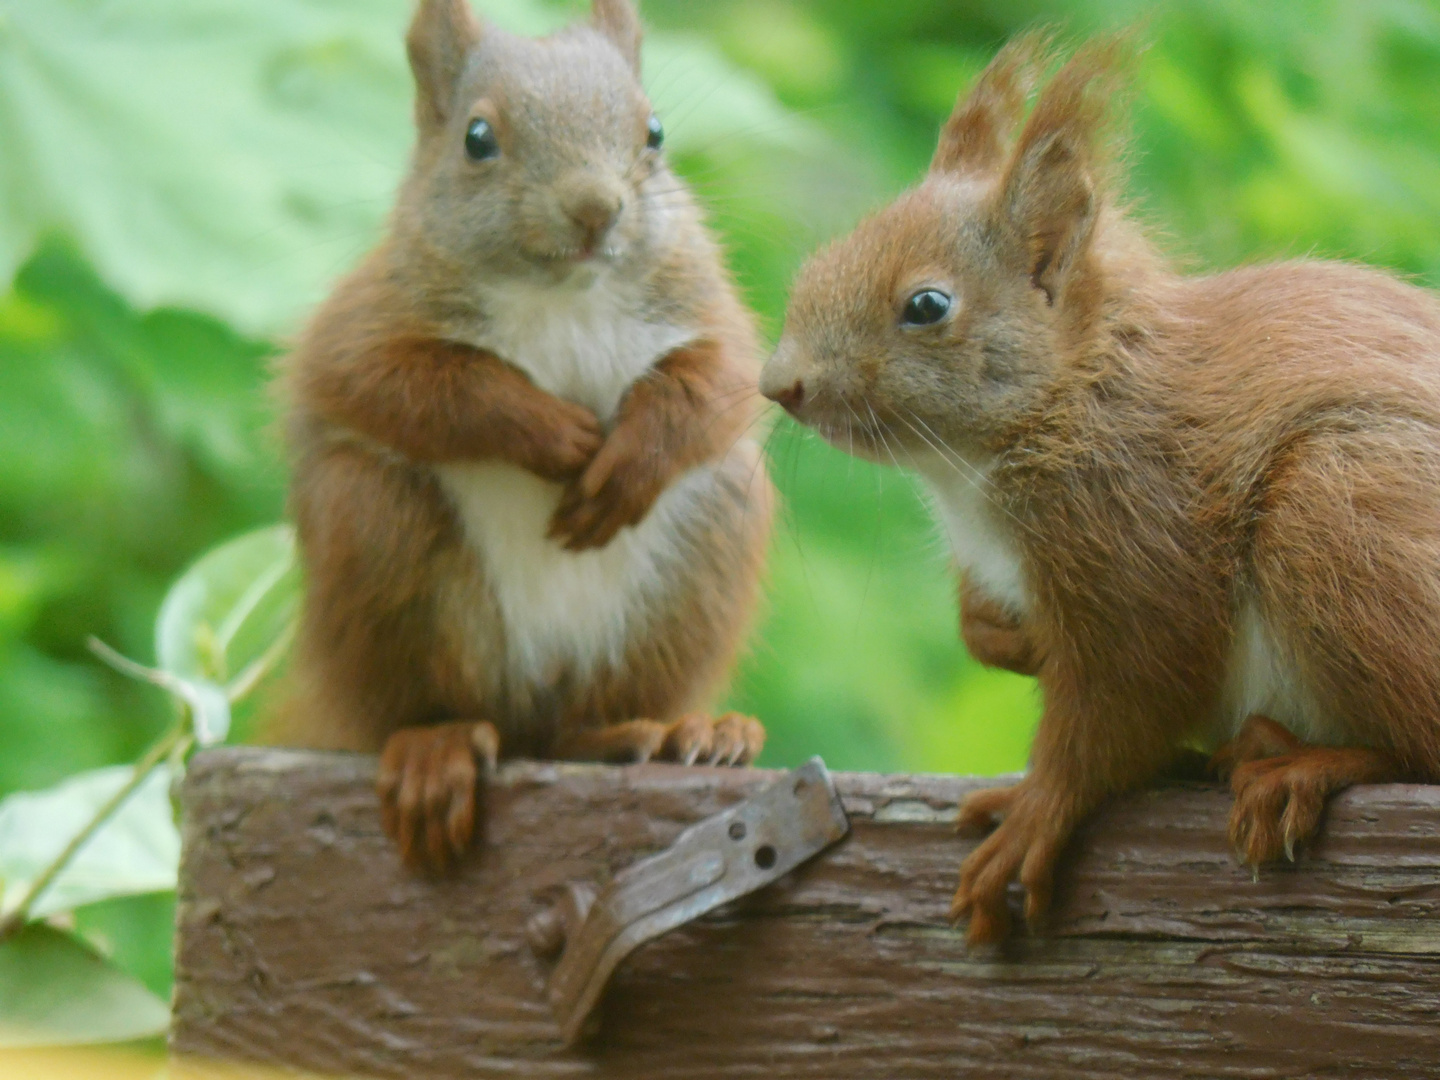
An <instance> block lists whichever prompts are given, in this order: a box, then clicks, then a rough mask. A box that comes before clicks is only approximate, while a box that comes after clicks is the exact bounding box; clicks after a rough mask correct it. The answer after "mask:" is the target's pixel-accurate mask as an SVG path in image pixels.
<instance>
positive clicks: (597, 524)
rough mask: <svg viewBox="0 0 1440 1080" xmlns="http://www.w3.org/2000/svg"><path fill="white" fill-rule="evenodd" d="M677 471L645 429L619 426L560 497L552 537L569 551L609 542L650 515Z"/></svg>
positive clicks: (598, 546)
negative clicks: (649, 439)
mask: <svg viewBox="0 0 1440 1080" xmlns="http://www.w3.org/2000/svg"><path fill="white" fill-rule="evenodd" d="M672 471H673V469H672V467H671V466H670V465H668V464H667V463H666V462H665V461H663V460H662V459H660V458H658V457H657V456H656V454H655V453H654V448H653V446H652V445H651V444H650V442H649V441H647V433H646V432H645V431H643V430H641V429H640V428H639V427H638V426H637V425H633V424H632V425H627V424H622V425H620V426H619V427H617V428H616V429H615V430H614V431H612V432H611V433H610V437H609V438H608V439H607V440H606V441H605V445H604V446H602V447H601V448H600V452H599V453H597V454H596V455H595V459H594V460H593V461H591V462H590V464H589V466H588V467H587V468H586V469H585V471H584V473H583V474H581V476H580V477H579V478H578V479H576V480H575V481H574V482H573V483H571V485H570V486H569V487H568V488H567V489H566V491H565V494H564V495H563V496H562V497H561V499H560V505H559V507H558V508H557V509H556V511H555V515H554V517H553V518H552V519H551V521H550V538H551V539H553V540H558V541H560V542H561V543H563V544H564V545H565V547H566V548H567V549H568V550H570V551H586V550H589V549H592V548H602V547H604V546H605V545H606V544H608V543H610V541H611V540H613V539H615V534H616V533H618V532H619V531H620V530H621V529H623V528H625V527H626V526H629V525H638V524H639V523H640V522H641V521H643V520H644V519H645V515H646V514H648V513H649V512H650V508H651V507H652V506H654V505H655V500H656V499H658V498H659V497H660V493H661V492H663V491H664V490H665V485H666V483H667V482H668V481H669V479H670V475H671V472H672Z"/></svg>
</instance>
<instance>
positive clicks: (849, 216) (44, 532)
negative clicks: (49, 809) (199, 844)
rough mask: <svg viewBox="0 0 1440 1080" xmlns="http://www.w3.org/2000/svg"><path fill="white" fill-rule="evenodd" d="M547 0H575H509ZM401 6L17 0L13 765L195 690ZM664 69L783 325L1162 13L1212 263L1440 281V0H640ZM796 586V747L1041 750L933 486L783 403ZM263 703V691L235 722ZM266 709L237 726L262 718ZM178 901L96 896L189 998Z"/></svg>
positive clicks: (790, 572) (1185, 158) (655, 59)
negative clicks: (820, 280)
mask: <svg viewBox="0 0 1440 1080" xmlns="http://www.w3.org/2000/svg"><path fill="white" fill-rule="evenodd" d="M479 6H480V7H481V9H482V11H484V12H485V14H487V15H488V16H489V17H491V18H493V19H494V20H495V21H496V22H497V23H499V24H500V25H502V26H505V27H507V28H509V29H513V30H517V31H524V32H535V31H541V30H544V29H546V28H548V27H551V26H554V25H556V24H557V22H558V21H563V20H564V19H565V18H567V17H569V16H570V15H573V14H574V13H575V12H576V11H577V10H580V9H581V7H582V6H581V5H578V4H575V3H568V2H561V0H555V2H554V3H550V2H547V0H488V2H485V3H482V4H480V5H479ZM409 10H410V6H409V3H408V0H125V2H119V0H0V796H3V795H5V794H7V793H10V792H13V791H16V790H20V789H28V788H38V787H43V786H46V785H50V784H53V783H55V782H56V781H58V780H60V779H61V778H62V777H64V776H66V775H68V774H71V773H74V772H76V771H78V770H82V769H90V768H94V767H97V766H100V765H105V764H111V763H119V762H125V761H129V760H133V759H134V758H135V757H136V756H137V755H138V753H139V752H140V750H141V749H142V748H143V747H144V746H145V745H146V744H147V743H149V742H150V741H151V740H153V739H154V737H155V736H156V735H157V733H158V732H159V731H160V730H161V728H162V727H163V726H164V724H165V723H166V722H167V719H168V717H169V715H170V708H169V706H168V705H167V703H166V702H165V701H164V699H163V698H162V697H161V696H160V695H158V694H155V693H154V692H153V691H152V690H150V689H148V688H146V687H143V686H139V685H137V684H135V683H132V682H127V681H125V680H123V679H121V678H119V677H118V676H115V675H113V674H111V673H110V672H108V671H107V670H106V669H103V668H102V667H100V666H99V665H98V664H96V663H95V662H94V660H93V659H92V658H91V657H90V656H89V654H88V653H87V652H86V650H85V645H84V643H85V639H86V637H87V635H90V634H97V635H99V636H100V637H102V638H103V639H105V640H106V641H108V642H110V643H111V644H113V645H115V646H117V647H118V648H120V649H121V650H122V651H124V652H125V653H127V654H129V655H131V656H134V657H136V658H138V659H141V660H146V661H148V660H149V659H150V657H151V654H152V651H153V630H152V627H153V623H154V616H155V610H156V608H157V606H158V604H159V602H160V599H161V597H162V596H163V594H164V591H165V589H166V586H167V584H168V583H169V582H170V581H172V580H173V579H174V578H175V577H176V576H177V575H178V574H179V573H180V572H181V571H182V570H183V569H184V567H185V566H186V565H187V564H189V563H190V562H191V561H192V560H194V559H195V558H196V557H197V556H199V555H200V554H201V553H203V552H204V551H205V550H207V549H208V548H210V547H212V546H214V545H215V544H217V543H219V542H221V541H223V540H224V539H226V538H228V537H231V536H233V535H235V534H237V533H241V532H244V531H246V530H249V529H252V528H255V527H258V526H263V525H267V524H270V523H273V522H275V521H278V520H280V519H282V517H283V515H284V487H285V473H284V469H283V467H282V464H281V460H280V453H279V447H278V443H277V439H276V436H275V433H274V431H273V418H274V410H273V407H272V403H271V401H270V400H269V398H268V397H267V391H266V381H267V371H268V369H269V365H270V363H271V362H272V360H273V358H274V357H275V356H276V355H277V354H278V353H279V352H280V351H281V350H283V348H284V343H285V341H286V339H287V336H288V335H290V334H291V333H293V331H294V330H295V329H296V327H297V326H298V325H299V321H300V320H301V319H302V318H303V316H304V313H305V312H306V310H307V309H308V308H309V307H310V306H311V305H313V304H314V303H315V302H316V301H317V300H319V299H320V298H321V297H322V296H323V295H324V293H325V292H326V290H327V287H328V285H329V283H330V282H331V281H332V280H333V279H334V278H335V276H336V275H338V274H339V273H341V272H343V271H344V270H345V269H347V268H348V267H349V266H351V265H352V264H353V262H354V261H355V260H356V259H357V258H358V256H359V255H360V254H361V253H362V252H363V251H364V250H365V249H366V248H367V247H368V246H369V245H370V244H371V243H372V242H373V241H374V240H375V238H376V236H377V234H378V231H379V229H380V228H381V226H382V223H383V219H384V215H385V213H386V211H387V209H388V206H389V203H390V199H391V194H392V191H393V188H394V185H395V182H396V180H397V178H398V176H399V173H400V171H401V169H402V168H403V165H404V160H405V155H406V152H407V147H408V144H409V140H410V124H409V113H408V110H409V97H410V84H409V79H408V74H407V72H406V70H405V67H404V62H403V54H402V50H401V38H402V34H403V31H404V27H405V24H406V22H407V19H408V15H409ZM643 10H644V14H645V16H646V18H647V20H648V22H649V24H650V26H651V28H652V31H653V33H652V35H651V41H650V45H649V49H648V53H647V59H646V68H647V72H646V78H647V83H648V85H649V87H650V90H651V92H652V96H653V97H654V99H655V101H656V104H657V110H658V112H659V114H660V116H661V118H662V119H663V120H664V121H665V123H666V126H667V128H668V130H669V132H670V144H669V145H670V146H671V148H672V149H671V153H672V156H673V159H674V161H675V163H676V165H677V166H678V168H679V170H680V171H681V172H682V173H683V174H684V175H685V176H686V177H688V178H690V179H691V181H692V183H693V185H694V187H695V189H696V191H697V193H698V194H699V197H700V200H701V201H702V203H704V204H705V205H706V206H707V207H708V209H709V214H710V218H711V220H712V222H713V223H714V226H715V228H716V229H717V231H718V232H719V233H720V235H721V236H722V238H723V240H724V242H725V244H726V247H727V249H728V251H729V253H730V258H731V265H732V266H733V268H734V270H735V272H736V274H737V275H738V277H739V279H740V281H741V283H742V285H743V288H744V291H745V294H746V296H747V297H748V298H749V300H750V301H751V303H752V304H753V305H754V307H755V308H756V310H757V311H758V312H759V313H760V315H761V317H762V319H763V322H764V326H765V330H766V333H767V336H768V337H769V338H770V339H771V340H773V338H774V336H775V334H776V332H777V331H778V329H779V327H780V323H781V318H782V316H783V311H784V305H785V294H786V288H787V284H788V282H789V280H790V278H791V276H792V274H793V272H794V270H795V269H796V267H797V265H798V264H799V262H800V260H801V259H802V258H803V257H804V256H805V254H806V253H807V252H808V251H810V250H812V249H813V248H814V247H815V246H816V245H817V244H819V243H821V242H823V241H824V240H825V239H826V238H827V237H830V236H832V235H834V234H836V233H837V232H839V231H842V230H844V229H846V228H847V227H848V226H849V225H850V224H852V223H853V222H854V221H855V220H856V219H857V218H858V217H859V216H860V215H861V214H863V213H864V212H865V211H866V210H867V209H868V208H872V207H874V206H876V205H878V204H879V203H881V202H883V201H884V200H886V199H887V198H888V197H890V196H892V195H893V194H894V193H896V192H898V191H899V190H900V189H902V188H903V187H904V186H906V185H907V184H910V183H912V182H913V181H915V180H916V179H917V178H918V177H919V176H920V174H921V173H922V171H923V169H924V167H925V165H926V163H927V162H928V160H929V157H930V153H931V151H932V149H933V142H934V137H935V133H936V131H937V129H938V127H939V125H940V123H941V122H942V120H943V119H944V117H945V116H946V114H947V113H948V111H949V109H950V107H951V106H952V104H953V102H954V99H955V96H956V93H957V91H959V90H960V89H961V88H963V87H964V86H966V85H967V84H968V82H969V81H970V80H971V79H972V78H973V76H974V75H975V74H976V73H977V72H978V71H979V70H980V68H981V67H982V66H983V65H984V64H985V62H986V61H987V60H988V58H989V57H990V56H991V55H992V54H993V52H994V50H995V49H996V48H997V47H998V45H1000V44H1001V43H1002V42H1004V41H1005V39H1006V38H1007V37H1008V36H1009V35H1010V34H1012V33H1014V32H1015V31H1017V30H1019V29H1021V28H1024V27H1027V26H1031V25H1034V24H1036V23H1053V24H1056V25H1058V26H1060V27H1061V28H1062V29H1063V30H1064V32H1065V33H1066V34H1067V35H1068V36H1069V37H1070V38H1071V39H1072V40H1078V39H1080V38H1082V37H1084V36H1085V35H1086V34H1089V33H1091V32H1094V31H1096V30H1098V29H1101V28H1105V27H1114V26H1133V25H1136V24H1137V23H1138V24H1139V25H1140V26H1141V27H1142V39H1143V40H1144V41H1145V42H1147V43H1148V45H1149V47H1148V49H1147V50H1146V51H1145V52H1144V53H1143V54H1142V56H1141V58H1140V60H1139V61H1138V63H1137V66H1136V70H1135V76H1134V95H1133V102H1132V106H1131V109H1130V113H1131V123H1130V128H1131V130H1132V132H1133V142H1132V150H1131V153H1130V186H1129V190H1130V194H1131V196H1132V197H1133V200H1134V202H1135V205H1136V208H1137V212H1138V213H1140V214H1141V215H1142V216H1143V217H1144V218H1146V219H1147V220H1149V221H1150V222H1152V223H1153V226H1154V228H1155V230H1156V232H1157V235H1159V236H1160V237H1161V238H1162V243H1163V244H1164V245H1165V246H1166V247H1167V248H1168V249H1169V250H1170V251H1171V252H1172V253H1173V255H1174V256H1175V258H1176V259H1177V260H1181V261H1183V262H1184V263H1186V264H1187V265H1190V266H1192V267H1194V268H1196V269H1197V270H1204V269H1213V268H1223V267H1228V266H1232V265H1235V264H1237V263H1240V262H1245V261H1251V260H1257V259H1265V258H1274V257H1283V256H1289V255H1304V254H1316V255H1325V256H1340V257H1347V258H1356V259H1363V260H1365V261H1368V262H1372V263H1376V264H1379V265H1383V266H1388V267H1392V268H1394V269H1396V270H1398V271H1400V272H1403V273H1405V274H1407V275H1412V276H1413V277H1415V278H1416V279H1417V280H1419V281H1421V282H1423V283H1426V284H1429V285H1436V284H1440V88H1437V86H1440V80H1437V76H1440V0H1366V2H1365V3H1356V2H1353V0H1348V2H1347V0H1287V2H1286V3H1283V4H1265V3H1255V2H1253V0H1186V2H1184V3H1176V4H1173V5H1169V4H1146V3H1138V2H1126V0H1104V2H1102V0H1093V2H1091V0H1071V2H1064V0H886V2H884V3H880V2H877V0H704V2H703V3H702V2H698V0H646V2H645V3H644V4H643ZM769 449H770V454H771V460H772V469H773V474H774V476H775V479H776V480H777V482H778V484H779V486H780V488H781V491H782V494H783V498H784V514H783V519H782V522H781V524H780V527H779V529H778V531H777V536H776V541H775V547H774V553H773V560H772V567H773V569H772V583H771V584H772V588H771V598H770V602H769V608H768V613H767V615H766V617H765V619H764V621H763V623H762V625H761V626H760V627H759V629H758V632H757V634H756V636H755V641H754V648H753V650H752V652H751V654H750V656H749V657H748V659H747V661H746V662H745V664H744V666H743V668H742V669H741V671H740V672H739V674H738V676H737V678H736V680H735V684H734V687H733V690H732V693H731V702H732V704H733V705H734V706H735V707H737V708H742V709H745V710H748V711H751V712H754V713H755V714H757V715H759V716H760V717H762V718H763V719H764V721H765V722H766V725H767V726H768V728H769V730H770V734H771V741H770V744H769V746H768V748H767V750H766V754H765V759H764V762H763V763H765V764H770V765H787V764H792V763H795V762H797V761H799V760H801V759H803V758H805V757H807V756H809V755H811V754H815V753H819V754H822V755H824V757H825V758H826V760H827V762H828V763H829V764H830V766H831V767H832V768H842V769H868V770H937V771H952V772H968V773H996V772H1002V771H1008V770H1013V769H1017V768H1020V767H1021V766H1022V765H1023V763H1024V759H1025V753H1026V748H1027V746H1028V742H1029V739H1030V736H1031V733H1032V731H1033V725H1034V723H1035V720H1036V717H1037V714H1038V704H1037V700H1036V696H1035V691H1034V686H1033V683H1032V681H1031V680H1027V679H1023V678H1020V677H1017V676H1012V675H1008V674H1001V673H995V672H988V671H983V670H981V669H980V668H979V667H978V666H977V665H976V664H974V663H973V662H972V661H971V660H970V659H969V658H968V657H967V656H966V655H965V653H964V650H963V649H962V647H961V646H960V644H959V642H958V639H957V630H956V611H955V601H954V586H953V582H952V580H951V577H950V574H949V572H948V569H947V564H946V558H945V552H944V550H943V547H942V545H941V544H940V542H939V540H938V534H937V532H936V530H935V528H934V527H933V526H932V525H931V523H930V520H929V518H928V515H927V511H926V509H925V506H924V502H923V498H922V497H921V495H920V494H919V493H918V492H917V490H916V489H915V486H914V485H913V484H912V483H911V481H910V480H909V479H908V478H907V477H905V476H903V475H901V474H899V473H896V472H894V471H890V470H881V469H878V468H875V467H872V466H869V465H866V464H863V463H860V462H858V461H854V460H851V459H849V458H847V457H845V456H844V455H841V454H839V453H837V452H835V451H832V450H830V449H828V448H827V447H825V446H824V445H823V444H821V443H819V442H818V441H816V440H815V439H813V438H811V437H810V436H809V435H807V434H805V433H803V432H801V431H799V430H797V429H795V428H794V427H793V426H792V425H790V424H789V423H788V421H784V422H781V423H780V424H779V425H778V427H777V428H776V430H775V433H774V435H773V436H772V438H771V440H770V444H769ZM242 720H243V717H242ZM241 737H243V724H242V731H241ZM172 903H173V897H172V896H171V895H170V894H159V895H151V896H144V897H137V898H130V899H124V900H115V901H110V902H107V903H104V904H99V905H93V906H91V907H90V908H82V909H81V910H80V911H78V912H76V913H75V915H74V920H75V922H76V924H77V926H78V929H79V930H80V931H81V932H82V933H83V934H84V935H85V936H86V937H87V939H88V940H89V941H91V942H92V943H94V944H96V945H97V946H98V947H99V948H101V949H102V951H105V952H107V953H108V954H109V955H111V956H112V957H113V959H114V962H115V963H116V964H117V965H118V966H119V967H120V968H122V969H124V970H126V971H129V972H130V973H132V974H134V975H137V976H138V977H139V978H140V979H141V980H142V981H143V982H144V983H145V984H146V985H148V986H149V987H150V988H151V989H153V990H155V991H156V992H157V993H159V994H161V995H164V994H165V993H166V992H167V990H168V987H169V979H170V961H169V951H168V950H169V935H170V919H171V912H172Z"/></svg>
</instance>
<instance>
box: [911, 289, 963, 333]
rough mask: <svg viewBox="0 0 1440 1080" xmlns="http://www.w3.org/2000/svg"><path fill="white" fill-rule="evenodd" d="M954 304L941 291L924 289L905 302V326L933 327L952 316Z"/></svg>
mask: <svg viewBox="0 0 1440 1080" xmlns="http://www.w3.org/2000/svg"><path fill="white" fill-rule="evenodd" d="M953 303H954V301H952V300H951V299H950V297H948V296H946V295H945V294H944V293H943V292H941V291H940V290H939V289H922V290H920V291H919V292H917V293H916V294H915V295H914V296H912V297H910V299H909V300H907V301H905V324H906V325H907V326H932V325H934V324H935V323H938V322H939V321H940V320H941V319H943V318H945V316H946V315H949V314H950V307H951V305H952V304H953Z"/></svg>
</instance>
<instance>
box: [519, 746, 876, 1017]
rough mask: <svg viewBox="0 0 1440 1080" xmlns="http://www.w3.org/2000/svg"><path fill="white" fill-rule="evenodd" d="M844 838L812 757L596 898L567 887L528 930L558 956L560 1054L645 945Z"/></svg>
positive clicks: (554, 993)
mask: <svg viewBox="0 0 1440 1080" xmlns="http://www.w3.org/2000/svg"><path fill="white" fill-rule="evenodd" d="M849 831H850V822H849V820H848V819H847V818H846V816H845V811H844V809H843V807H842V806H841V804H840V797H839V795H837V794H836V793H835V785H834V784H833V783H831V780H830V774H829V773H828V772H827V771H826V769H825V763H824V762H823V761H821V760H820V759H819V758H818V757H816V758H811V759H810V760H809V761H808V762H806V763H805V764H804V765H802V766H801V767H800V768H798V769H796V770H795V771H794V772H791V773H788V774H787V775H786V776H785V777H784V778H782V779H781V780H779V781H777V782H776V783H774V784H772V785H771V786H770V787H768V788H766V789H765V790H764V791H762V792H760V793H759V794H757V795H754V796H751V797H750V798H749V799H746V800H745V801H744V802H742V803H739V804H737V805H735V806H732V807H731V808H730V809H729V810H725V811H723V812H721V813H719V814H715V815H713V816H712V817H708V818H706V819H705V820H704V821H701V822H698V823H697V824H695V825H692V826H690V828H688V829H686V830H685V831H684V832H683V833H681V834H680V835H679V836H678V837H677V838H676V839H675V842H674V843H673V844H671V845H670V847H668V848H667V849H666V850H664V851H662V852H660V854H658V855H654V856H651V857H650V858H648V859H643V860H641V861H640V862H638V863H635V864H634V865H633V866H629V867H627V868H626V869H624V870H622V871H621V872H620V873H618V874H616V875H615V879H614V880H613V881H611V882H610V884H609V885H606V886H605V887H604V888H603V889H600V890H599V892H598V893H597V892H596V891H595V890H594V889H593V888H591V887H589V886H587V885H581V884H571V885H569V886H568V887H567V888H566V891H565V894H564V895H563V896H562V897H561V899H560V902H559V903H558V904H557V905H556V906H555V907H553V908H551V909H550V910H549V911H546V912H543V913H541V914H540V915H538V916H536V917H535V918H534V919H532V920H531V921H530V926H529V932H530V942H531V944H532V946H534V948H535V951H536V952H537V953H540V954H541V955H549V956H553V955H554V954H556V953H558V952H560V950H561V949H562V948H563V949H564V952H563V954H562V955H561V956H560V962H559V964H557V965H556V967H555V971H554V972H553V973H552V974H551V976H550V983H549V988H548V989H549V997H550V1004H551V1006H552V1008H553V1009H554V1010H555V1019H556V1020H557V1022H558V1023H559V1025H560V1029H561V1031H562V1033H563V1034H564V1038H565V1042H566V1045H571V1044H574V1043H575V1042H577V1041H578V1040H579V1039H580V1037H581V1035H582V1034H583V1032H584V1031H585V1022H586V1020H587V1018H588V1017H589V1016H590V1014H591V1012H592V1011H593V1010H594V1008H595V1006H596V1004H597V1003H598V1002H599V1001H600V995H601V994H602V993H603V992H604V990H605V984H606V983H607V982H608V981H609V979H610V975H611V973H612V972H614V970H615V968H616V967H618V966H619V964H620V962H621V961H622V960H624V959H625V957H627V956H629V955H630V954H631V953H632V952H634V951H635V950H636V949H637V948H639V947H640V946H641V945H643V944H645V943H646V942H647V941H651V940H653V939H655V938H657V937H659V936H660V935H662V934H665V933H668V932H669V931H671V930H674V929H675V928H676V927H678V926H683V925H684V924H685V923H688V922H690V921H692V920H693V919H698V918H699V917H700V916H702V915H704V914H706V913H707V912H710V911H713V910H715V909H716V908H717V907H720V906H721V905H722V904H726V903H729V902H730V901H731V900H736V899H738V898H739V897H742V896H745V895H747V894H749V893H752V892H754V891H755V890H757V889H760V888H762V887H764V886H766V885H769V884H770V883H771V882H773V881H776V880H778V879H779V878H781V877H784V876H785V875H786V874H788V873H789V872H790V871H791V870H793V869H795V867H797V866H799V865H800V864H801V863H802V862H804V861H805V860H806V859H809V858H810V857H812V856H814V855H816V854H818V853H819V852H821V851H823V850H824V849H825V848H827V847H829V846H830V845H831V844H833V843H835V842H836V841H837V840H839V839H840V838H841V837H843V836H844V835H845V834H846V833H847V832H849Z"/></svg>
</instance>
